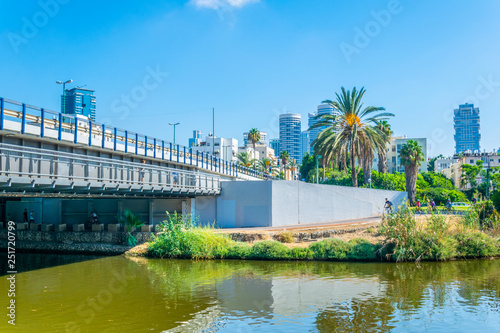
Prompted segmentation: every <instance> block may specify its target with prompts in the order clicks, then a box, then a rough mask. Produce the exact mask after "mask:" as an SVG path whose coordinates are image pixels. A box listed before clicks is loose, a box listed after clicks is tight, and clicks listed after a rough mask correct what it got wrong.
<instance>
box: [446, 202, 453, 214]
mask: <svg viewBox="0 0 500 333" xmlns="http://www.w3.org/2000/svg"><path fill="white" fill-rule="evenodd" d="M446 209H447V210H448V213H451V209H452V205H451V200H450V199H448V201H446Z"/></svg>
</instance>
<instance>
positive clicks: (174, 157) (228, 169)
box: [0, 97, 276, 179]
mask: <svg viewBox="0 0 500 333" xmlns="http://www.w3.org/2000/svg"><path fill="white" fill-rule="evenodd" d="M0 130H8V131H14V132H18V133H21V134H30V135H35V136H39V137H41V138H50V139H54V140H58V141H66V142H72V143H75V144H83V145H87V146H89V147H98V148H102V149H110V150H113V151H119V152H120V151H121V152H124V153H131V154H135V155H137V156H144V157H150V158H151V157H152V158H155V159H161V160H166V161H171V162H174V163H179V164H184V165H190V166H195V167H197V168H200V169H205V170H207V171H211V172H216V173H219V174H223V175H227V176H233V177H239V174H244V175H248V176H251V177H256V178H260V179H276V178H275V177H273V176H270V175H268V174H266V173H262V172H259V171H256V170H252V169H250V168H246V167H243V166H240V165H238V164H236V163H234V162H232V161H224V160H222V159H220V158H217V157H216V156H213V155H210V154H208V153H203V152H199V151H195V152H193V149H192V148H188V147H185V146H181V145H174V144H172V143H171V142H168V141H165V140H160V139H157V138H152V137H148V136H147V135H143V134H139V133H136V132H132V131H127V130H123V129H120V128H117V127H111V126H108V125H105V124H100V123H97V122H93V121H91V120H89V119H86V118H85V119H83V118H82V117H78V116H77V117H75V116H73V115H69V114H61V113H59V112H55V111H51V110H47V109H44V108H40V107H36V106H32V105H29V104H25V103H21V102H16V101H13V100H9V99H5V98H1V97H0Z"/></svg>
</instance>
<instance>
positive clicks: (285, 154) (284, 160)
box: [280, 150, 290, 179]
mask: <svg viewBox="0 0 500 333" xmlns="http://www.w3.org/2000/svg"><path fill="white" fill-rule="evenodd" d="M280 158H281V167H282V168H283V171H284V173H285V179H286V170H287V169H288V166H287V165H288V161H290V154H289V153H288V152H287V151H286V150H283V151H282V152H281V154H280Z"/></svg>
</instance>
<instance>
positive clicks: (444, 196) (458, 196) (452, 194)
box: [417, 188, 467, 206]
mask: <svg viewBox="0 0 500 333" xmlns="http://www.w3.org/2000/svg"><path fill="white" fill-rule="evenodd" d="M417 197H418V198H420V199H421V200H422V201H424V202H425V201H428V200H430V199H434V202H435V203H436V205H438V206H442V205H446V202H447V201H448V199H450V200H451V202H467V196H466V195H465V194H464V193H463V192H461V191H458V190H454V189H446V188H426V189H423V190H419V191H417Z"/></svg>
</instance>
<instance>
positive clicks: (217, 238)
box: [148, 207, 500, 261]
mask: <svg viewBox="0 0 500 333" xmlns="http://www.w3.org/2000/svg"><path fill="white" fill-rule="evenodd" d="M478 214H479V213H478V212H476V211H475V210H471V211H470V212H468V213H467V214H466V215H465V216H463V217H455V218H454V219H452V218H447V217H446V216H443V215H434V214H432V215H430V216H428V217H426V220H425V221H424V222H423V223H421V222H420V221H417V219H416V217H415V215H414V214H413V213H412V211H411V210H410V209H407V208H405V207H403V208H401V209H400V210H399V211H398V212H397V213H395V214H392V215H389V216H386V217H385V218H384V221H383V223H382V225H381V226H380V227H379V228H378V232H379V233H380V234H381V235H383V236H385V241H383V242H381V243H379V244H372V243H370V242H369V241H368V240H365V239H361V238H356V239H352V240H350V241H348V242H345V241H343V240H340V239H336V238H329V239H324V240H321V241H318V242H315V243H312V244H311V245H310V246H309V247H304V248H301V247H295V248H291V249H290V248H289V247H287V246H285V245H283V243H282V242H287V241H289V240H290V238H291V239H292V240H293V233H291V232H287V234H286V235H283V233H282V234H280V235H279V236H283V237H282V238H280V237H278V239H280V240H281V242H280V241H269V240H266V241H260V242H257V243H255V244H253V245H250V244H247V243H242V242H236V241H233V240H231V239H230V238H229V237H228V236H227V235H224V234H220V233H216V232H215V230H214V228H213V227H211V226H208V227H201V226H197V225H196V223H193V222H192V221H191V218H190V217H182V216H181V215H176V214H173V215H168V218H167V220H166V221H164V223H163V224H162V228H163V230H164V232H161V233H159V234H157V235H155V236H153V237H152V239H151V240H150V242H149V244H148V256H150V257H157V258H186V259H253V260H332V261H374V260H385V261H420V260H449V259H452V258H478V257H492V256H499V255H500V238H498V236H496V232H497V231H498V230H496V229H495V228H497V229H498V223H497V222H498V221H497V222H495V223H497V224H496V225H495V223H493V222H494V221H493V220H491V218H490V220H483V221H482V220H480V218H479V215H478ZM492 216H493V218H496V217H495V216H494V214H493V215H492ZM485 221H486V222H485ZM492 221H493V222H492ZM495 226H496V227H495ZM372 232H373V230H372Z"/></svg>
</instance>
